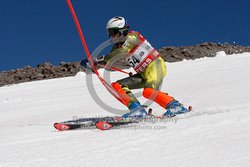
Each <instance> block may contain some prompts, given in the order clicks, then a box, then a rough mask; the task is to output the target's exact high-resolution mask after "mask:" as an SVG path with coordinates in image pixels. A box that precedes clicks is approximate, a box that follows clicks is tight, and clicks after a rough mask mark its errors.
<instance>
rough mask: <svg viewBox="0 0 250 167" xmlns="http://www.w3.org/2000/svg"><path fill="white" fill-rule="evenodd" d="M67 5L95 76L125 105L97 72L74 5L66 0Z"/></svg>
mask: <svg viewBox="0 0 250 167" xmlns="http://www.w3.org/2000/svg"><path fill="white" fill-rule="evenodd" d="M66 2H67V4H68V7H69V9H70V12H71V14H72V16H73V19H74V22H75V25H76V27H77V31H78V33H79V36H80V39H81V42H82V45H83V48H84V50H85V52H86V54H87V57H88V60H89V62H90V65H91V67H92V68H93V70H94V72H95V74H96V75H97V77H98V78H99V79H100V81H101V82H102V84H103V85H104V86H105V87H106V89H107V90H108V91H109V92H110V93H111V94H112V95H113V96H114V97H115V98H116V99H117V100H119V101H120V102H121V103H123V100H122V98H121V97H120V96H119V94H117V92H116V91H115V90H114V89H113V88H112V87H111V86H110V85H109V84H108V83H107V82H106V81H105V80H104V79H103V78H102V77H101V76H100V74H99V72H98V71H97V69H96V67H95V65H94V62H93V60H92V58H91V54H90V52H89V49H88V46H87V43H86V40H85V38H84V35H83V32H82V28H81V25H80V23H79V21H78V19H77V16H76V13H75V10H74V8H73V5H72V3H71V1H70V0H66Z"/></svg>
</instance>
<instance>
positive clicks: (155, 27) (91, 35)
mask: <svg viewBox="0 0 250 167" xmlns="http://www.w3.org/2000/svg"><path fill="white" fill-rule="evenodd" d="M72 3H73V6H74V8H75V10H76V13H77V15H78V18H79V21H80V23H81V25H82V28H83V32H84V35H85V38H86V40H87V43H88V46H89V49H90V51H93V50H94V49H95V48H96V47H97V46H98V45H99V44H101V43H102V42H104V41H105V40H106V39H107V34H106V30H105V26H106V22H107V21H108V20H109V19H110V18H111V17H113V16H117V15H118V16H124V17H125V18H127V21H128V23H129V25H130V26H131V28H132V29H133V30H137V31H139V32H141V33H142V35H143V36H144V37H146V38H147V39H148V40H149V42H150V43H151V44H152V45H153V46H154V47H155V48H157V49H158V48H160V47H163V46H181V45H194V44H199V43H202V42H206V41H209V42H220V43H225V42H227V43H236V44H239V45H248V46H249V45H250V31H249V29H250V28H249V27H250V12H249V6H250V2H249V1H248V0H238V1H235V0H209V1H205V0H204V1H203V0H185V1H184V0H154V1H152V0H144V1H135V0H126V1H118V0H105V1H104V0H72ZM0 30H1V31H0V57H1V64H0V71H2V70H10V69H16V68H21V67H23V66H25V65H31V66H33V67H34V66H36V65H37V64H39V63H43V62H51V63H52V64H54V65H58V64H59V62H61V61H69V62H72V61H79V60H80V59H82V58H83V57H86V55H85V52H84V50H83V48H82V45H81V42H80V39H79V37H78V33H77V30H76V27H75V25H74V22H73V19H72V16H71V13H70V11H69V9H68V6H67V4H66V1H65V0H21V1H20V0H1V1H0Z"/></svg>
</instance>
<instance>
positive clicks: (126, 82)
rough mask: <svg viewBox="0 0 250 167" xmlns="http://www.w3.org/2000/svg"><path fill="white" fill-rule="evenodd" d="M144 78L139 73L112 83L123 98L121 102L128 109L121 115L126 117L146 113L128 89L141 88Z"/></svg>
mask: <svg viewBox="0 0 250 167" xmlns="http://www.w3.org/2000/svg"><path fill="white" fill-rule="evenodd" d="M143 82H144V80H143V79H142V77H141V76H140V74H136V75H134V76H132V77H128V78H125V79H122V80H119V81H117V82H114V83H112V87H113V88H114V89H115V90H116V91H117V93H118V94H119V96H120V97H121V98H122V99H123V104H124V105H125V106H127V107H128V108H129V110H130V112H129V113H127V114H125V115H123V117H124V118H127V117H144V116H146V115H147V112H146V110H145V109H144V108H143V107H142V106H141V104H140V102H139V101H138V100H137V98H136V97H135V96H134V94H133V93H132V92H131V91H130V89H138V88H143V86H144V84H143Z"/></svg>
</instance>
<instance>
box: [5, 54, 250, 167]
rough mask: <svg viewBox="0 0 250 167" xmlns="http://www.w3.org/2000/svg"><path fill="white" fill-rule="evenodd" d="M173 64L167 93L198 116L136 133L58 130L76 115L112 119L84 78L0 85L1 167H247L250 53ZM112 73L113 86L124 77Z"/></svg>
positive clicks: (146, 127) (98, 87) (101, 92)
mask: <svg viewBox="0 0 250 167" xmlns="http://www.w3.org/2000/svg"><path fill="white" fill-rule="evenodd" d="M167 66H168V76H167V77H166V79H165V81H164V84H163V88H162V90H166V91H167V92H168V93H169V94H170V95H173V96H174V97H175V98H176V99H178V100H179V101H181V102H182V103H183V104H185V105H189V104H191V105H192V106H193V109H194V110H193V112H191V113H188V114H185V115H182V116H178V117H176V119H175V120H174V121H169V122H156V123H155V124H149V123H148V124H146V125H141V126H136V127H134V128H130V129H119V130H118V129H115V130H110V131H99V130H96V129H94V130H93V129H92V130H91V129H90V130H76V131H67V132H58V131H56V130H55V129H54V128H53V123H54V122H56V121H64V120H68V119H72V116H77V117H81V116H83V117H87V116H92V117H93V116H101V115H102V116H104V115H112V113H110V112H107V111H105V110H104V109H103V108H102V107H101V106H99V105H97V104H96V102H95V100H94V99H92V96H91V95H90V93H89V92H88V88H87V83H86V75H85V74H84V73H78V74H77V75H76V76H75V77H67V78H62V79H53V80H44V81H36V82H30V83H23V84H18V85H12V86H5V87H1V88H0V135H1V137H0V167H5V166H6V167H7V166H8V167H10V166H32V167H33V166H102V167H106V166H107V167H109V166H143V167H152V166H171V167H173V166H176V167H179V166H192V167H196V166H197V167H198V166H199V167H200V166H207V167H211V166H220V167H222V166H225V167H228V166H249V164H250V158H249V157H250V156H249V155H250V142H249V141H250V93H249V92H250V86H249V85H250V75H249V71H250V53H244V54H237V55H231V56H226V55H225V54H224V52H219V53H218V55H217V57H215V58H203V59H198V60H194V61H182V62H178V63H171V64H169V63H167ZM100 72H101V73H102V72H103V71H100ZM111 76H112V77H111V78H112V81H115V79H118V78H122V77H125V76H124V74H120V73H116V72H112V73H111ZM93 85H94V89H95V90H96V91H97V92H98V95H99V96H100V97H101V99H102V100H103V102H104V103H106V104H109V105H110V106H112V107H114V108H116V109H120V110H125V107H124V106H123V105H121V104H120V103H119V102H117V100H116V99H115V98H113V97H112V96H111V95H110V94H109V93H108V92H107V91H106V89H105V88H104V87H103V85H102V84H100V82H99V80H98V79H97V78H96V76H93ZM134 92H135V93H136V94H139V92H141V90H135V91H134ZM139 99H140V100H141V101H142V102H145V101H146V100H145V99H144V98H143V97H140V98H139ZM151 107H152V108H153V109H154V111H155V113H156V114H159V115H160V114H162V113H163V112H164V110H163V109H162V108H160V107H159V106H157V105H156V104H152V105H151ZM122 112H123V111H121V113H122Z"/></svg>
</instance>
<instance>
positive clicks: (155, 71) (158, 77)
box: [143, 59, 188, 116]
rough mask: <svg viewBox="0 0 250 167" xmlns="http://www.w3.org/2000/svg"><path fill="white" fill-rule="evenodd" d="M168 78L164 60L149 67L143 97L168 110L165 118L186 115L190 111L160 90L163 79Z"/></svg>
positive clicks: (145, 73)
mask: <svg viewBox="0 0 250 167" xmlns="http://www.w3.org/2000/svg"><path fill="white" fill-rule="evenodd" d="M165 76H166V66H165V62H164V61H163V60H162V59H159V60H157V61H155V62H153V63H151V64H150V65H149V67H148V68H147V69H146V71H145V72H144V78H145V80H146V83H145V87H144V90H143V96H144V97H145V98H148V99H150V100H153V101H155V102H156V103H158V104H159V105H160V106H162V107H163V108H165V109H167V111H166V112H165V113H164V115H165V116H173V115H175V114H181V113H185V112H187V111H188V110H187V109H186V108H185V107H183V105H182V104H181V103H179V102H178V101H176V100H175V99H174V98H173V97H171V96H169V95H168V94H167V93H164V92H161V91H160V90H159V88H160V85H161V83H162V81H163V78H164V77H165Z"/></svg>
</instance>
